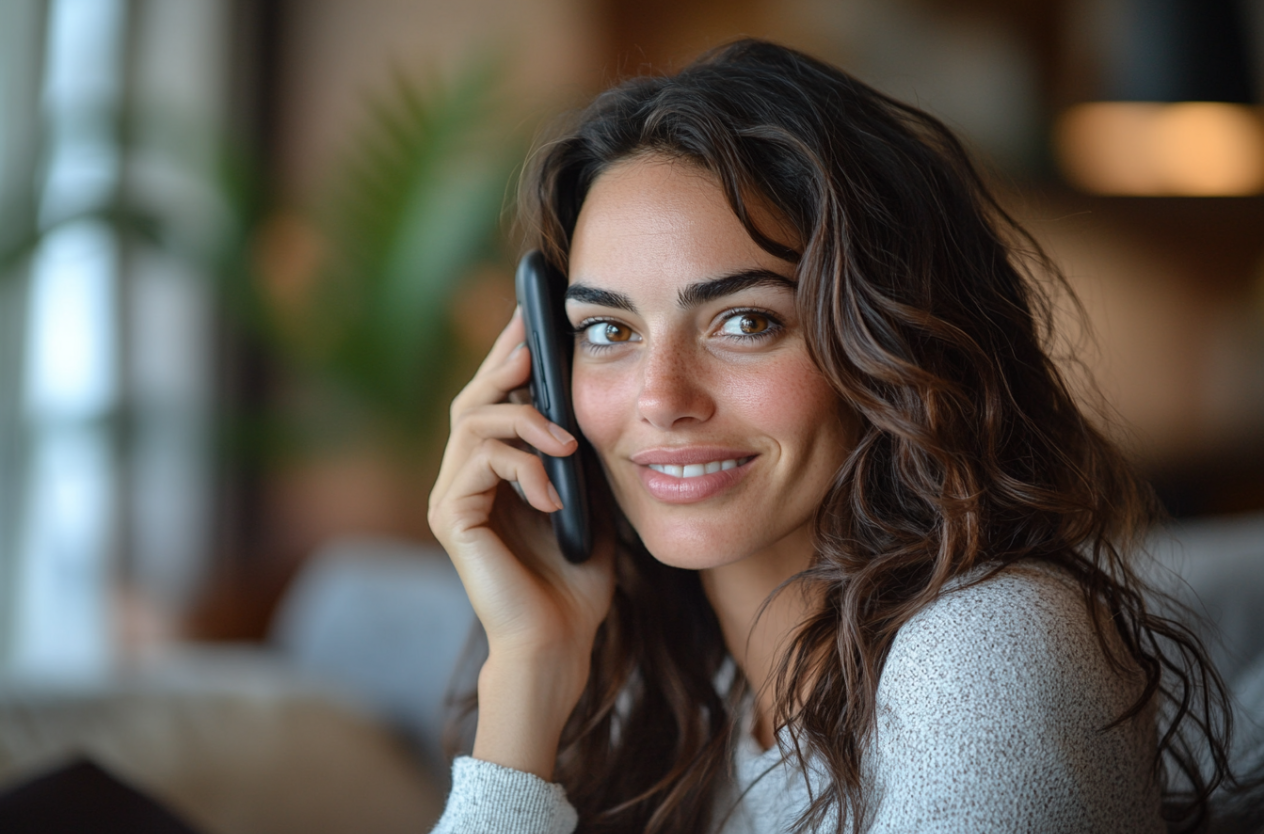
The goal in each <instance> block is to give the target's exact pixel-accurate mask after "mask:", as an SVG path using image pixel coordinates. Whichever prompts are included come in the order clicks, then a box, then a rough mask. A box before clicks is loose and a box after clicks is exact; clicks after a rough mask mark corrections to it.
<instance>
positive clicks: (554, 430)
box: [549, 423, 575, 446]
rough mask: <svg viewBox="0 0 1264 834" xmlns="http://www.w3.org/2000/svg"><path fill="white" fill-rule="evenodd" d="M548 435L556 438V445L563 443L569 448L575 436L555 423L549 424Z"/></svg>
mask: <svg viewBox="0 0 1264 834" xmlns="http://www.w3.org/2000/svg"><path fill="white" fill-rule="evenodd" d="M549 434H551V435H553V436H554V437H556V438H557V442H558V443H565V444H567V445H568V446H569V445H570V444H572V443H574V442H575V436H574V435H572V434H571V433H570V432H568V431H567V430H566V429H564V428H562V427H561V426H559V425H558V424H557V423H549Z"/></svg>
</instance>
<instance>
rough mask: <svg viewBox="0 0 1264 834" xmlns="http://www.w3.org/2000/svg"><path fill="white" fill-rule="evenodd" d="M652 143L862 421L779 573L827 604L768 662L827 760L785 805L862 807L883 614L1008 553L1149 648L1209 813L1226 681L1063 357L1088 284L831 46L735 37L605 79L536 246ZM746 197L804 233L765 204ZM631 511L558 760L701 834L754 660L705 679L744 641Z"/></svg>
mask: <svg viewBox="0 0 1264 834" xmlns="http://www.w3.org/2000/svg"><path fill="white" fill-rule="evenodd" d="M641 154H656V155H663V156H667V157H672V158H676V159H681V160H685V161H688V162H690V163H693V164H695V165H697V166H700V167H701V168H703V169H705V170H707V171H709V172H711V174H712V175H714V176H715V177H716V178H717V179H718V181H719V182H720V184H721V186H722V188H723V190H724V192H725V194H726V196H727V199H728V202H729V204H730V206H731V207H732V209H733V212H734V213H735V214H736V215H737V217H738V218H739V219H740V220H741V222H742V223H743V224H744V225H745V227H746V230H747V232H748V233H749V234H750V236H751V238H752V239H754V240H755V241H756V242H757V243H758V244H759V245H760V246H761V247H763V248H764V249H766V250H767V251H768V252H770V253H772V254H774V255H777V256H778V257H781V258H785V259H787V260H789V261H791V262H792V263H795V264H796V272H797V279H798V295H797V303H798V307H799V313H800V317H801V321H803V322H804V323H805V324H804V326H805V329H806V336H807V343H808V346H809V349H810V352H811V356H812V358H813V360H814V361H815V362H816V364H817V365H818V366H819V367H820V369H821V371H822V372H823V373H824V374H825V376H826V377H827V378H828V379H829V381H830V383H831V384H832V385H833V387H834V390H835V391H837V393H838V396H839V397H840V400H841V402H843V403H845V404H846V405H847V406H849V407H850V408H851V409H852V410H854V411H855V413H856V414H858V415H859V419H860V424H861V428H860V431H859V440H858V442H857V443H856V446H855V449H854V451H852V452H851V454H850V456H849V457H848V458H847V460H846V462H845V463H844V464H843V466H842V468H841V469H840V470H839V471H838V473H837V475H836V477H835V478H834V481H833V484H832V486H831V488H830V489H829V492H828V494H827V495H826V496H825V498H824V500H823V501H822V503H821V506H820V509H819V511H818V512H817V515H816V519H815V528H816V546H817V553H816V558H815V561H814V564H813V566H812V567H811V568H810V569H809V570H808V571H806V572H804V573H802V574H800V575H799V576H798V577H796V578H795V579H794V580H793V581H792V584H794V585H795V586H797V587H798V588H799V589H803V590H806V591H807V592H808V593H809V598H810V599H815V600H820V601H821V602H820V604H819V605H818V606H817V607H816V609H815V611H814V612H813V613H812V614H811V616H809V617H808V619H807V621H806V622H804V623H803V624H802V625H801V627H800V628H799V629H798V631H797V632H796V634H795V635H794V638H793V642H792V644H791V646H790V648H789V650H788V651H787V652H786V653H785V654H784V656H783V657H782V658H781V661H780V667H779V669H778V672H777V674H776V677H775V684H774V685H775V696H776V699H775V700H776V716H775V720H776V726H777V727H779V728H780V727H785V728H788V730H789V733H788V736H789V739H790V741H789V742H788V744H786V747H788V749H787V750H786V751H785V752H787V753H788V754H789V755H791V756H793V757H797V759H798V763H799V764H800V765H802V766H803V767H804V770H805V772H806V763H807V761H808V760H809V759H811V760H814V761H816V762H819V763H820V764H821V765H823V766H824V767H825V769H826V771H827V772H828V774H829V776H830V779H829V781H828V784H827V785H826V787H825V789H824V790H821V791H818V792H816V793H815V794H814V796H813V800H812V802H811V804H810V807H808V808H807V809H806V810H805V812H804V814H803V815H802V816H801V817H800V819H799V821H798V829H799V830H801V831H802V830H829V829H834V830H837V831H841V830H842V829H843V828H844V827H845V826H846V825H847V820H850V821H851V822H850V827H851V829H852V830H853V831H860V830H861V828H862V826H863V824H864V821H865V819H866V811H867V810H868V809H867V806H866V799H867V797H866V791H865V786H864V783H863V780H862V778H861V774H862V758H863V756H864V754H865V750H866V744H867V741H868V739H869V738H870V737H871V734H872V732H873V729H874V726H875V720H876V719H875V712H876V704H877V690H878V681H879V678H880V676H881V674H882V669H883V665H884V663H885V660H886V657H887V654H888V652H889V650H890V648H891V644H892V641H893V640H894V638H895V635H896V633H897V632H898V631H899V629H900V628H901V626H903V625H904V624H905V623H907V622H908V621H909V619H910V618H911V617H912V616H913V615H914V614H916V613H917V612H918V611H919V610H921V609H922V608H923V607H925V606H926V605H928V604H930V603H931V602H932V601H934V600H935V599H936V597H937V596H939V594H940V593H941V591H942V590H943V588H944V585H945V583H947V582H948V581H950V580H952V579H954V578H955V577H960V576H961V575H963V574H964V573H966V572H968V571H970V570H972V569H973V568H975V567H976V566H991V567H992V568H994V569H996V570H999V569H1002V568H1003V567H1004V566H1006V565H1009V564H1012V563H1014V562H1017V561H1019V560H1039V561H1042V562H1046V563H1052V564H1055V565H1058V566H1060V567H1061V568H1062V569H1064V570H1065V571H1066V572H1067V573H1069V574H1070V575H1071V576H1073V577H1074V578H1075V579H1076V580H1077V581H1078V583H1079V584H1080V586H1081V587H1082V588H1083V593H1084V598H1085V600H1086V601H1087V603H1088V607H1089V611H1090V612H1091V616H1092V619H1093V625H1094V628H1095V629H1096V632H1097V634H1098V637H1099V640H1100V642H1101V645H1102V648H1103V650H1104V651H1105V653H1106V655H1107V657H1108V658H1109V659H1110V660H1111V662H1112V663H1113V664H1114V665H1115V667H1116V668H1117V669H1118V670H1120V671H1121V673H1124V672H1126V673H1128V674H1133V673H1136V672H1138V671H1139V673H1140V675H1141V677H1142V679H1143V680H1144V686H1143V687H1142V688H1141V691H1140V694H1139V695H1138V697H1137V700H1136V702H1135V703H1134V704H1133V705H1132V707H1131V708H1130V709H1129V710H1128V711H1127V712H1126V713H1125V714H1124V715H1122V716H1120V717H1119V721H1121V722H1122V721H1125V720H1128V719H1129V718H1132V717H1133V716H1136V715H1138V714H1140V713H1142V712H1143V710H1148V709H1149V708H1150V707H1151V706H1157V707H1158V708H1159V709H1158V712H1159V714H1160V715H1161V716H1163V719H1162V721H1163V727H1162V730H1161V732H1160V735H1159V742H1158V750H1159V760H1158V761H1156V762H1155V768H1156V775H1162V774H1166V778H1165V799H1166V800H1167V801H1166V802H1165V812H1166V813H1168V815H1169V818H1172V819H1176V818H1181V819H1184V820H1185V821H1187V822H1189V823H1190V824H1191V825H1197V824H1198V823H1199V821H1200V820H1201V819H1202V817H1203V816H1204V810H1205V805H1206V799H1207V796H1208V794H1209V793H1210V792H1211V790H1212V789H1213V788H1214V787H1215V786H1216V785H1217V784H1218V782H1219V781H1220V780H1221V779H1222V778H1223V777H1224V776H1225V774H1226V760H1225V753H1224V749H1225V739H1226V738H1227V734H1228V726H1227V722H1228V717H1229V716H1228V710H1227V709H1226V708H1225V704H1226V701H1225V693H1224V688H1223V685H1222V684H1221V682H1220V680H1219V678H1218V677H1217V676H1216V673H1215V671H1214V669H1212V668H1211V666H1210V664H1209V662H1208V661H1207V659H1206V655H1205V653H1204V651H1203V649H1202V647H1201V645H1200V644H1199V642H1198V640H1197V638H1196V637H1195V636H1194V635H1193V634H1192V633H1190V632H1189V631H1188V630H1186V629H1185V628H1184V627H1183V626H1181V625H1180V624H1179V623H1178V622H1177V621H1175V620H1172V619H1165V618H1164V617H1162V616H1159V615H1158V614H1157V613H1155V611H1153V610H1152V609H1151V608H1150V607H1149V603H1148V602H1147V597H1148V595H1149V594H1150V592H1149V591H1148V590H1147V589H1145V588H1144V587H1143V585H1142V583H1141V581H1140V580H1139V578H1138V576H1137V574H1136V573H1135V572H1134V569H1133V567H1132V566H1131V564H1130V560H1131V558H1132V554H1134V553H1135V552H1137V551H1138V550H1139V539H1140V536H1141V535H1142V534H1143V533H1144V532H1145V530H1146V529H1147V527H1148V525H1149V524H1150V523H1151V522H1152V521H1153V520H1154V518H1155V515H1156V505H1155V502H1154V500H1153V498H1152V495H1151V493H1150V491H1149V489H1148V488H1147V487H1146V486H1145V485H1144V484H1143V483H1142V482H1141V481H1140V480H1139V479H1138V478H1137V476H1136V475H1135V474H1134V473H1133V471H1132V469H1131V468H1130V467H1129V465H1128V463H1127V462H1126V461H1125V459H1124V458H1123V457H1122V456H1121V454H1120V453H1119V452H1118V451H1117V450H1116V449H1115V447H1114V446H1113V445H1112V444H1111V443H1110V442H1109V441H1108V440H1107V439H1106V438H1105V437H1104V436H1103V435H1102V433H1101V432H1100V431H1099V430H1098V429H1097V428H1095V427H1094V425H1092V424H1091V423H1090V422H1089V420H1088V419H1087V418H1086V417H1085V415H1084V414H1083V413H1082V411H1081V409H1080V408H1079V407H1078V406H1077V404H1076V401H1075V399H1074V397H1073V396H1072V393H1071V391H1070V390H1069V387H1068V384H1067V381H1066V380H1065V379H1064V376H1063V374H1062V372H1060V371H1059V368H1058V367H1057V366H1055V364H1054V362H1053V361H1052V360H1051V358H1050V352H1051V349H1052V347H1051V346H1052V344H1053V342H1052V339H1053V327H1052V312H1053V309H1052V308H1053V304H1052V301H1051V298H1052V297H1053V293H1054V291H1056V292H1057V293H1058V296H1057V297H1059V298H1061V297H1064V295H1063V294H1065V297H1067V298H1073V296H1072V295H1071V294H1070V291H1069V289H1068V288H1067V287H1066V286H1065V281H1064V280H1063V279H1062V277H1061V275H1060V274H1059V272H1058V270H1057V269H1056V268H1055V266H1054V265H1053V264H1052V263H1051V262H1050V261H1049V259H1048V258H1047V257H1045V256H1044V254H1043V253H1042V252H1041V250H1040V247H1039V246H1038V245H1037V243H1036V242H1035V241H1034V240H1033V239H1032V238H1031V237H1030V236H1029V235H1028V234H1027V233H1026V232H1025V231H1024V230H1022V229H1021V228H1020V227H1019V226H1018V225H1017V224H1016V223H1015V222H1014V221H1013V220H1012V219H1011V218H1010V217H1009V216H1008V215H1007V214H1006V212H1005V211H1003V210H1002V208H1001V207H1000V206H999V205H998V203H997V201H996V200H995V199H994V198H993V197H992V196H991V195H990V194H989V192H988V190H987V188H986V187H985V186H984V183H983V182H982V180H981V178H980V176H979V175H978V173H977V172H976V169H975V168H974V166H973V165H972V164H971V162H970V160H969V158H968V156H967V154H966V152H965V151H964V150H963V148H962V146H961V144H960V143H959V142H958V140H957V139H956V138H955V137H954V136H953V135H952V133H951V132H950V131H949V130H948V129H947V128H945V127H944V126H943V125H942V124H941V123H940V122H939V121H937V120H936V119H934V118H932V117H931V116H929V115H927V114H926V113H923V112H921V111H920V110H917V109H916V108H913V107H910V106H908V105H905V104H902V103H900V102H898V101H895V100H893V99H891V98H888V97H887V96H885V95H883V94H881V93H879V92H877V91H875V90H873V89H872V88H870V87H868V86H866V85H864V84H862V83H861V82H859V81H857V80H856V79H854V78H852V77H851V76H849V75H847V74H846V73H844V72H842V71H840V70H838V69H836V68H834V67H832V66H829V65H827V64H824V63H821V62H819V61H817V60H814V59H812V58H810V57H808V56H806V55H803V54H800V53H798V52H795V51H793V50H790V49H786V48H783V47H779V46H776V45H773V44H769V43H765V42H760V41H749V40H748V41H741V42H738V43H735V44H732V45H730V46H727V47H725V48H722V49H719V50H717V51H715V52H712V53H710V54H707V55H705V56H704V57H702V58H701V59H699V60H698V61H696V62H695V63H693V64H691V65H690V66H688V67H687V68H685V69H684V70H682V71H681V72H679V73H677V74H675V75H672V76H668V77H643V78H636V79H632V80H629V81H627V82H625V83H622V84H620V85H618V86H617V87H614V88H613V89H611V90H609V91H607V92H605V93H603V94H602V95H600V96H599V97H598V98H597V99H596V100H595V101H594V103H593V104H592V105H591V106H589V107H588V108H587V109H586V110H584V111H583V112H582V113H580V114H579V115H578V117H577V118H576V119H575V121H574V123H573V124H572V125H570V126H569V128H567V129H566V130H565V132H564V133H563V134H562V135H561V136H560V137H558V138H555V139H553V140H551V141H549V142H547V143H545V144H543V145H542V146H541V148H540V149H539V150H538V151H537V152H536V153H535V154H534V155H533V157H532V160H531V162H530V164H529V167H528V169H527V171H526V173H525V174H524V181H523V187H522V189H521V192H520V194H521V201H522V205H521V219H522V221H523V223H524V225H525V228H526V230H527V238H528V243H529V244H530V245H534V246H538V247H539V248H541V249H543V250H544V252H545V254H546V257H548V258H549V259H550V260H551V261H552V262H553V263H554V264H555V265H556V266H557V267H559V268H560V269H562V270H563V272H565V270H566V267H567V252H568V249H569V245H570V240H571V234H572V232H573V231H574V228H575V223H576V219H577V217H578V215H579V211H580V207H581V206H582V205H583V202H584V198H585V196H586V195H587V193H588V190H589V188H590V187H591V186H592V184H593V182H594V180H595V179H596V178H597V177H598V176H600V175H601V173H602V172H603V171H605V170H606V169H607V168H609V167H610V166H611V165H612V164H614V163H616V162H618V161H620V160H625V159H628V158H630V157H633V156H636V155H641ZM753 200H757V201H759V202H760V204H761V205H763V206H767V207H771V208H772V209H773V210H774V212H775V213H776V214H777V215H779V217H780V219H781V220H783V221H784V222H785V224H786V226H787V227H788V228H790V229H793V231H794V232H795V235H796V240H797V241H798V243H797V244H796V246H795V248H790V247H788V246H786V245H785V244H784V243H781V242H779V241H778V240H775V239H774V238H773V237H772V236H771V235H770V234H769V233H768V230H762V229H760V228H759V227H758V226H757V225H756V223H755V222H754V221H753V219H752V214H751V212H750V211H748V206H750V205H751V204H752V201H753ZM623 533H624V535H623V536H622V541H623V551H622V553H621V556H620V559H619V560H618V563H617V564H618V566H617V590H616V594H615V600H614V605H613V609H612V611H611V613H610V616H609V618H608V620H607V621H606V623H605V624H604V625H603V626H602V628H601V630H600V632H599V634H598V637H597V641H596V645H595V646H594V649H593V664H592V673H591V677H590V679H589V681H588V687H587V690H586V691H585V693H584V695H583V697H582V699H581V701H580V703H579V705H578V707H577V708H576V710H575V712H574V714H573V716H572V718H571V721H570V723H569V725H568V726H567V728H566V730H565V732H564V735H563V738H562V744H561V749H560V751H559V756H558V769H557V774H558V779H559V781H560V782H561V783H562V784H563V785H564V786H565V788H566V790H567V793H568V796H569V798H570V800H571V801H572V803H573V804H574V805H575V806H576V808H577V809H578V811H579V816H580V830H581V831H584V832H606V831H611V832H614V831H618V832H679V831H704V830H708V829H709V827H710V826H711V824H712V823H713V822H714V820H712V814H713V809H714V805H715V802H716V797H717V795H718V793H717V792H718V790H719V786H720V785H721V783H722V782H723V781H724V779H725V778H726V777H727V773H728V766H729V761H730V757H731V752H732V746H731V745H732V740H733V736H734V733H735V714H736V713H737V711H738V709H739V707H740V705H741V704H742V703H743V699H744V698H745V697H747V696H748V695H749V689H748V684H747V683H746V682H745V680H744V679H743V678H742V676H741V675H740V673H739V674H736V675H732V676H731V683H726V684H724V685H723V686H719V687H718V686H717V681H718V680H722V679H723V678H724V677H725V671H724V670H725V668H726V664H727V663H731V661H730V660H729V656H728V653H727V651H726V649H725V645H724V641H723V638H722V635H721V632H720V628H719V624H718V622H717V621H716V618H715V616H714V614H713V612H712V611H711V608H710V606H709V604H708V603H707V600H706V598H705V596H704V594H703V591H702V587H701V583H700V581H699V577H698V575H697V574H696V573H694V572H690V571H685V570H678V569H675V568H671V567H667V566H665V565H662V564H660V563H659V562H657V561H656V560H654V559H653V558H652V556H651V555H650V554H648V553H647V552H646V551H645V549H644V547H643V546H641V545H640V544H639V542H638V540H637V538H636V536H635V533H634V532H633V531H631V530H630V528H626V525H625V529H624V531H623ZM1147 714H1148V713H1147ZM1207 751H1210V759H1211V763H1212V764H1211V772H1210V773H1209V774H1204V773H1203V772H1202V771H1201V770H1200V768H1199V765H1198V758H1199V755H1200V752H1201V754H1203V755H1205V754H1206V752H1207Z"/></svg>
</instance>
